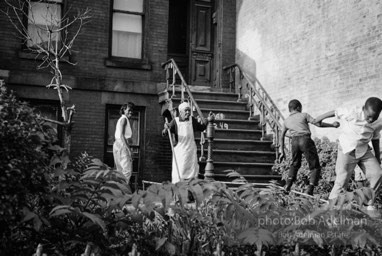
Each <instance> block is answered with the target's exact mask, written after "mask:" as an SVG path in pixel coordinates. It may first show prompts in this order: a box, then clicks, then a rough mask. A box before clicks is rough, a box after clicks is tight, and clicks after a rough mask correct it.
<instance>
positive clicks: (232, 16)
mask: <svg viewBox="0 0 382 256" xmlns="http://www.w3.org/2000/svg"><path fill="white" fill-rule="evenodd" d="M39 2H40V4H41V5H42V6H43V5H44V4H45V5H47V4H50V5H54V6H55V8H57V9H58V10H61V11H64V10H66V9H67V8H68V7H69V6H71V10H72V11H73V12H75V11H77V9H79V10H84V9H85V8H87V7H88V8H90V10H91V13H90V15H91V16H92V18H91V21H90V22H89V23H88V24H86V25H85V26H84V29H83V31H82V33H81V35H80V36H79V37H78V38H77V40H76V41H75V44H74V50H75V51H74V52H72V54H71V55H70V56H69V58H70V60H71V61H72V62H75V63H77V65H76V66H71V65H68V64H65V63H62V65H61V66H62V73H63V76H64V82H65V83H66V84H68V85H69V86H71V87H72V88H73V90H71V91H70V94H69V95H66V97H67V98H66V100H67V102H68V104H69V105H70V104H75V105H76V109H77V113H76V115H75V118H74V120H75V125H74V128H73V138H72V139H73V142H72V155H73V156H76V155H78V154H79V153H81V152H83V151H87V152H88V153H89V154H90V155H93V156H95V157H98V158H100V159H102V160H104V161H105V162H106V163H108V164H111V165H112V161H111V159H112V155H111V145H112V141H113V129H114V124H115V120H116V118H117V117H118V108H119V106H120V105H121V104H123V103H125V102H127V101H132V102H134V103H135V104H136V105H137V106H138V108H137V112H136V113H135V119H134V123H133V125H134V126H135V128H136V129H137V130H138V131H139V133H138V135H137V137H136V138H135V146H134V152H135V161H134V172H135V176H136V177H137V178H138V180H142V179H145V180H152V181H163V180H169V179H170V176H171V174H170V173H171V171H170V169H171V168H170V165H171V151H170V147H169V142H168V140H167V138H162V137H161V135H160V132H161V130H162V128H163V122H164V121H163V117H162V116H161V114H162V113H161V112H162V111H161V105H160V103H159V99H160V97H161V95H163V94H160V92H163V90H164V89H165V85H166V72H165V71H164V69H163V67H162V65H161V64H162V63H164V62H166V61H167V60H168V59H170V58H173V59H174V60H175V61H176V63H177V64H178V66H179V68H180V70H181V71H182V74H183V76H184V77H185V79H186V81H187V83H188V84H189V85H192V87H193V90H195V91H200V89H201V88H202V89H203V90H204V91H209V92H215V94H213V93H210V94H207V95H204V96H203V95H201V96H200V97H201V99H202V100H201V105H203V104H205V106H206V107H205V110H208V109H209V108H211V109H215V110H216V111H215V112H216V113H220V112H222V113H223V114H224V115H222V116H225V118H226V120H225V122H217V127H218V128H224V129H220V130H219V129H217V133H216V139H215V142H216V148H217V151H216V153H214V154H215V156H216V158H214V161H215V162H214V163H215V168H216V169H217V170H218V169H219V168H220V170H224V169H225V168H228V166H229V162H233V163H234V164H233V165H232V166H233V167H232V166H231V167H229V168H233V169H237V170H238V171H242V173H246V174H248V175H252V176H256V175H263V174H267V173H268V174H269V171H267V170H269V168H270V167H271V166H272V163H273V160H274V154H275V152H274V151H272V149H270V147H269V146H270V142H267V141H264V140H262V138H263V137H264V129H263V131H259V130H258V123H256V121H252V122H249V121H248V120H247V119H248V113H247V112H248V110H249V109H248V106H247V105H246V104H245V103H242V102H243V101H244V102H246V101H248V99H249V97H251V96H250V95H251V94H252V96H253V97H256V96H258V95H259V94H256V93H253V91H250V90H247V89H248V88H249V87H251V84H250V83H244V84H241V85H237V84H233V83H232V80H229V76H227V74H226V71H227V69H224V67H226V66H229V65H231V64H234V63H237V64H239V65H240V66H241V68H242V71H243V74H244V76H245V77H246V78H248V79H247V80H252V82H253V84H259V81H261V84H262V87H263V88H264V89H265V91H266V92H267V93H264V92H262V93H261V94H260V95H261V96H262V97H265V95H267V97H266V98H269V99H271V100H267V101H268V102H271V103H272V104H271V105H272V108H271V109H273V110H274V109H280V111H279V113H282V114H283V115H284V116H286V115H288V110H287V103H288V101H289V100H290V99H292V98H297V99H299V100H300V101H301V102H302V104H303V106H304V110H305V111H306V112H308V113H310V114H312V115H313V116H317V115H319V114H322V113H323V112H326V111H329V110H332V109H334V108H336V107H337V106H339V105H342V104H345V105H346V104H347V105H349V106H351V105H355V104H362V103H363V102H364V100H365V99H366V98H367V97H370V96H377V97H382V86H381V78H382V72H381V67H382V44H381V38H382V3H381V1H378V0H360V1H317V0H306V1H299V0H161V1H159V0H99V1H90V0H82V1H76V0H52V1H39ZM5 7H6V6H5V4H4V1H2V2H0V8H1V9H2V10H4V9H5ZM35 11H36V12H38V11H39V9H38V8H37V9H36V10H35ZM0 24H1V30H0V36H1V38H2V40H1V42H0V78H2V79H4V80H5V81H6V83H7V85H8V86H9V87H10V88H11V89H13V90H15V91H16V92H17V94H18V95H19V96H20V97H22V98H24V99H28V100H29V101H31V103H32V104H34V105H38V106H39V107H40V109H42V111H43V112H44V113H47V114H49V115H51V116H59V113H58V100H57V95H56V92H55V91H53V90H50V89H47V88H45V86H46V85H47V84H48V83H49V81H50V79H51V74H49V72H48V71H47V70H36V66H37V65H38V63H39V61H38V60H36V58H35V57H36V56H35V55H31V54H30V53H28V52H26V51H24V50H23V49H24V47H23V42H22V41H21V40H20V38H18V37H17V36H15V31H14V28H13V26H12V25H11V24H10V23H9V21H8V19H7V17H6V16H5V15H3V14H0ZM229 81H231V83H229ZM232 85H234V86H235V87H232ZM229 87H232V88H233V90H234V91H233V90H232V92H235V93H237V94H238V96H239V102H236V101H237V98H234V97H235V96H234V95H233V93H231V95H230V94H229V93H226V94H225V95H223V93H222V92H228V91H229V89H228V88H229ZM217 92H220V94H219V93H217ZM203 97H204V98H203ZM221 97H225V98H221ZM218 98H219V100H218V103H219V104H220V106H222V105H223V106H224V107H225V108H226V109H225V110H223V109H222V108H221V107H216V106H214V105H208V104H209V102H208V101H209V100H212V99H218ZM263 100H264V99H263ZM233 102H235V103H233ZM240 102H241V103H240ZM215 103H216V102H215ZM263 103H264V102H261V104H263ZM216 104H217V103H216ZM261 104H260V105H259V106H260V107H261V106H263V105H261ZM250 105H252V106H255V107H256V104H254V103H253V102H252V103H251V102H250ZM263 110H264V109H263ZM245 111H246V112H245ZM257 114H258V113H257V112H256V113H255V112H254V111H252V110H251V111H250V112H249V115H250V117H254V116H255V115H257ZM237 118H240V120H239V119H237ZM227 119H228V120H227ZM279 121H280V123H282V118H281V117H280V120H279ZM268 125H269V126H272V124H268ZM248 127H249V128H248ZM262 132H263V133H262ZM265 132H269V127H268V128H267V129H265ZM312 132H313V135H314V136H319V137H321V136H328V137H329V138H330V139H331V140H335V139H336V138H337V137H338V132H337V131H336V130H334V129H315V128H312ZM219 136H220V137H219ZM260 137H262V138H261V139H260ZM233 150H239V152H236V151H233ZM239 157H241V158H246V159H247V160H248V161H250V162H244V160H243V159H242V161H240V162H239V161H237V158H239ZM268 157H270V160H267V159H268ZM235 161H236V162H235ZM236 167H237V168H236ZM221 175H223V174H221ZM257 178H258V176H257Z"/></svg>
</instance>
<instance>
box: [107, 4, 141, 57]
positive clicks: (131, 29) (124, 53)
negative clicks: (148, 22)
mask: <svg viewBox="0 0 382 256" xmlns="http://www.w3.org/2000/svg"><path fill="white" fill-rule="evenodd" d="M143 1H144V0H114V4H113V21H112V28H113V34H112V39H111V41H112V46H111V55H112V56H113V57H125V58H134V59H141V58H142V42H143V38H142V35H143V16H144V12H143V11H144V10H143Z"/></svg>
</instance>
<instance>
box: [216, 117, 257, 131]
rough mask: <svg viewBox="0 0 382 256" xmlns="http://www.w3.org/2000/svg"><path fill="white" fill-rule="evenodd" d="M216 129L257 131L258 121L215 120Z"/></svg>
mask: <svg viewBox="0 0 382 256" xmlns="http://www.w3.org/2000/svg"><path fill="white" fill-rule="evenodd" d="M215 123H216V128H220V129H245V130H251V129H253V130H259V129H261V127H259V120H240V119H215Z"/></svg>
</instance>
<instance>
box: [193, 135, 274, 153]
mask: <svg viewBox="0 0 382 256" xmlns="http://www.w3.org/2000/svg"><path fill="white" fill-rule="evenodd" d="M196 143H197V145H198V147H199V145H200V137H197V138H196ZM207 145H208V143H207V141H206V144H205V147H207ZM271 145H272V141H262V140H240V139H214V150H215V149H226V150H260V151H274V149H273V148H272V147H271Z"/></svg>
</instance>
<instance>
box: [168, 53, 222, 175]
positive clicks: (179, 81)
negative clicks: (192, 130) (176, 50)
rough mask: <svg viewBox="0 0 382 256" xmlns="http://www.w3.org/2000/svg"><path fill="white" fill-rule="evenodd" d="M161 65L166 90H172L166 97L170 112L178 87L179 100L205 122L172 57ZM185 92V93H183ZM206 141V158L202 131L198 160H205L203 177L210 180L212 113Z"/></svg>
mask: <svg viewBox="0 0 382 256" xmlns="http://www.w3.org/2000/svg"><path fill="white" fill-rule="evenodd" d="M162 67H163V69H164V70H166V90H172V95H171V97H169V99H168V101H169V102H168V103H169V104H168V105H169V106H170V108H171V111H170V112H171V113H172V114H173V113H174V111H173V109H174V108H173V104H172V99H173V98H174V97H175V96H176V92H177V90H176V88H179V89H180V94H181V100H180V101H181V102H184V101H186V100H187V101H188V102H189V104H190V106H191V110H192V111H191V115H193V112H194V110H196V112H197V113H198V115H199V117H200V118H201V119H202V120H203V123H205V117H204V116H203V113H202V111H201V110H200V108H199V106H198V103H197V102H196V100H195V98H194V96H193V95H192V92H191V90H190V88H189V86H188V84H187V82H186V80H185V79H184V77H183V75H182V73H181V71H180V70H179V68H178V65H177V64H176V62H175V60H174V59H169V60H168V61H166V62H165V63H163V64H162ZM185 94H187V95H185ZM207 122H208V124H207V129H206V130H207V133H206V137H207V141H208V148H207V152H208V153H207V160H206V159H205V156H204V147H205V142H206V138H205V136H204V132H201V134H200V152H201V156H200V161H206V167H205V173H204V178H205V179H207V180H212V179H213V176H214V165H213V160H212V154H213V150H212V148H213V139H214V136H215V126H214V116H213V115H212V113H210V114H209V116H208V117H207Z"/></svg>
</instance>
